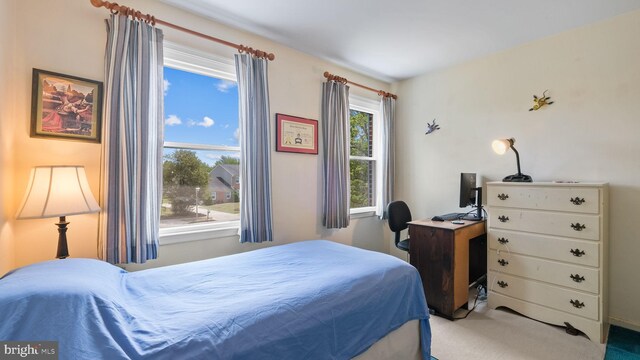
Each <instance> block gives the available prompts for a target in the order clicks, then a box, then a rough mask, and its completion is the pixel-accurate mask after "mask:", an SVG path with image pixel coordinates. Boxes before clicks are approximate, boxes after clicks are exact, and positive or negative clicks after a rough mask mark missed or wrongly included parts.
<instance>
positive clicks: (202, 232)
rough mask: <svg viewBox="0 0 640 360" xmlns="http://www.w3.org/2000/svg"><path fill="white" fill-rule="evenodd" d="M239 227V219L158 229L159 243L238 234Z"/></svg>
mask: <svg viewBox="0 0 640 360" xmlns="http://www.w3.org/2000/svg"><path fill="white" fill-rule="evenodd" d="M239 229H240V222H239V221H230V222H227V223H225V224H220V225H216V226H212V225H209V224H207V225H192V226H182V227H175V228H165V229H160V245H170V244H178V243H183V242H189V241H201V240H211V239H217V238H223V237H232V236H238V230H239Z"/></svg>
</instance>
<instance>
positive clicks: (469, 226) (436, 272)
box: [409, 220, 487, 320]
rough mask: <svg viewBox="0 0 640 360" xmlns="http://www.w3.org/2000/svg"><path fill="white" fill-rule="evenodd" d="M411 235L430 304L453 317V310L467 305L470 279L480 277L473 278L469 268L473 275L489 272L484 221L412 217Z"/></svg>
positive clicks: (415, 262)
mask: <svg viewBox="0 0 640 360" xmlns="http://www.w3.org/2000/svg"><path fill="white" fill-rule="evenodd" d="M409 239H410V240H409V244H410V245H409V247H410V251H409V253H410V259H411V260H410V262H411V265H413V266H415V267H416V269H418V272H419V273H420V277H421V278H422V285H423V287H424V291H425V295H426V296H427V304H428V305H429V308H431V309H434V310H435V311H436V312H437V313H439V314H440V315H443V316H444V317H446V318H447V319H450V320H452V319H453V313H454V312H455V311H456V310H457V309H459V308H460V307H462V306H465V305H467V302H468V300H469V283H470V282H471V281H475V280H477V278H472V279H471V281H470V275H469V273H470V269H471V273H472V277H475V276H478V277H480V275H482V274H485V273H486V269H487V267H486V266H487V257H486V254H487V250H486V243H487V242H486V241H487V238H486V230H485V222H484V221H464V224H463V225H455V224H452V223H451V222H450V221H444V222H443V221H431V220H418V221H412V222H410V223H409ZM470 240H473V241H472V242H471V244H470ZM470 246H471V248H472V251H471V256H470V255H469V254H470V251H469V248H470ZM470 261H471V264H472V266H471V268H470V266H469V263H470ZM478 269H480V270H478ZM478 271H480V274H478Z"/></svg>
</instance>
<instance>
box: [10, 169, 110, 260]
mask: <svg viewBox="0 0 640 360" xmlns="http://www.w3.org/2000/svg"><path fill="white" fill-rule="evenodd" d="M98 211H100V206H98V202H97V201H96V199H95V198H94V197H93V194H92V193H91V189H90V188H89V182H88V181H87V175H86V174H85V172H84V166H75V165H71V166H36V167H35V168H33V169H32V170H31V177H30V179H29V185H28V186H27V192H26V194H25V197H24V200H23V201H22V206H20V210H19V211H18V216H17V218H18V219H40V218H49V217H58V216H59V217H60V221H59V222H58V223H56V225H58V234H59V235H58V252H57V254H56V257H57V258H58V259H64V258H66V257H68V256H69V249H68V247H67V225H69V223H68V222H67V221H66V216H68V215H77V214H87V213H94V212H98Z"/></svg>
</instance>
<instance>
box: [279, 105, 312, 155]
mask: <svg viewBox="0 0 640 360" xmlns="http://www.w3.org/2000/svg"><path fill="white" fill-rule="evenodd" d="M276 151H284V152H294V153H303V154H316V155H317V154H318V120H311V119H304V118H300V117H296V116H290V115H284V114H276Z"/></svg>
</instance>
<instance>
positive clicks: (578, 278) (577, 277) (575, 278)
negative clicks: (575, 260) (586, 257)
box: [570, 274, 584, 283]
mask: <svg viewBox="0 0 640 360" xmlns="http://www.w3.org/2000/svg"><path fill="white" fill-rule="evenodd" d="M570 278H571V280H573V281H575V282H577V283H581V282H583V281H584V276H581V275H580V274H575V275H573V274H571V276H570Z"/></svg>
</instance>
